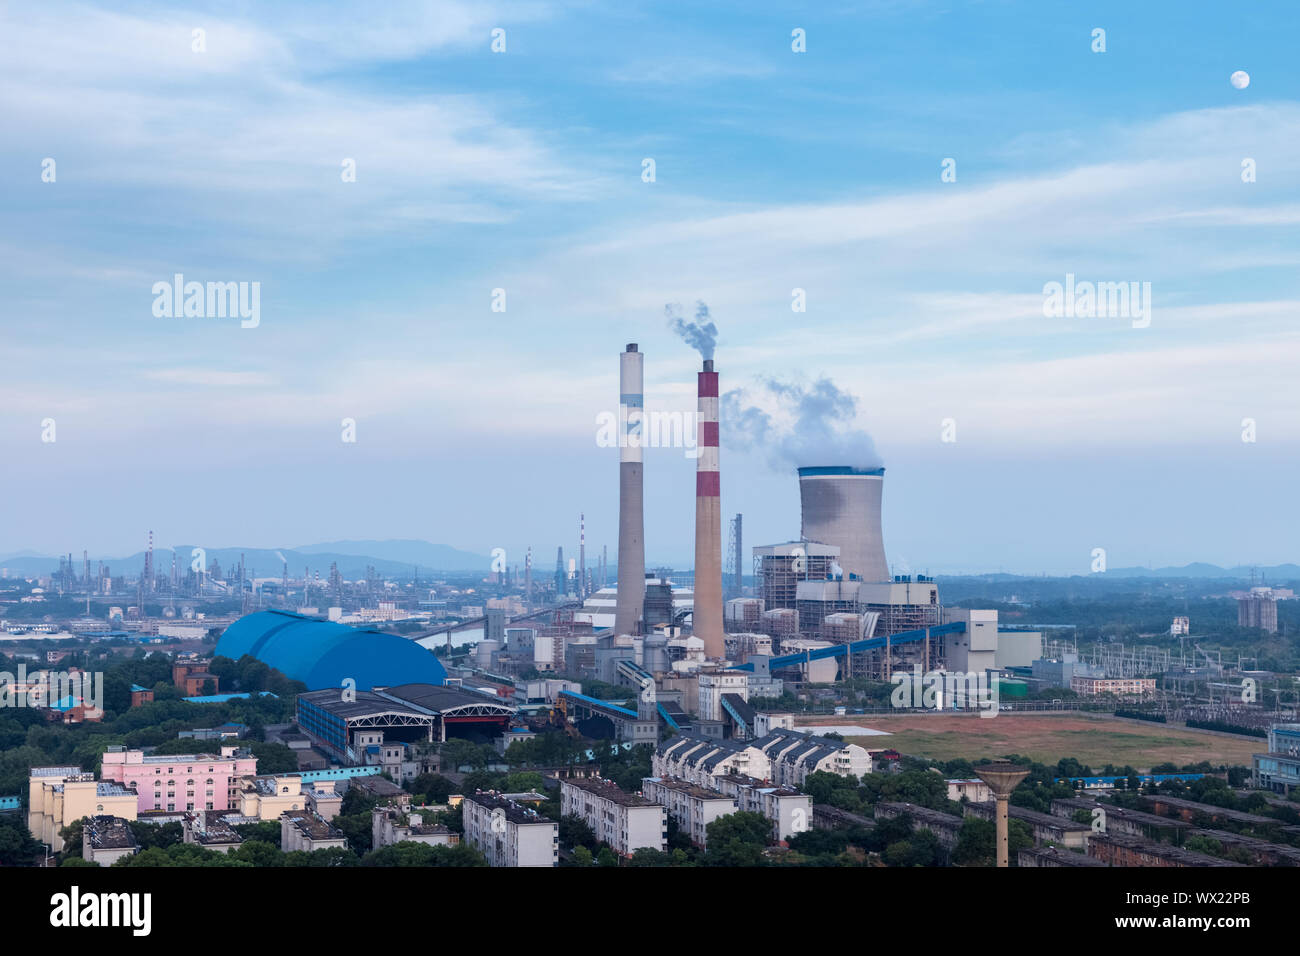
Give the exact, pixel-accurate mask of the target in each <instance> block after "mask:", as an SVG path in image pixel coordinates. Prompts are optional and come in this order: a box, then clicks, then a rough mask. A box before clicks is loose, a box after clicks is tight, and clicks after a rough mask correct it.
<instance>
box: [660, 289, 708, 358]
mask: <svg viewBox="0 0 1300 956" xmlns="http://www.w3.org/2000/svg"><path fill="white" fill-rule="evenodd" d="M664 314H665V315H666V316H668V324H669V326H671V327H672V330H673V331H674V332H676V333H677V334H678V335H680V336H681V337H682V339H683V340H684V341H685V342H686V344H687V345H689V346H690V347H691V348H693V349H695V350H696V351H697V352H699V353H700V357H701V358H704V359H711V358H713V350H714V348H715V347H716V346H717V344H718V327H717V326H716V325H714V324H713V320H712V319H711V318H709V307H708V306H707V305H705V304H704V303H703V302H696V303H695V321H693V322H687V321H686V320H685V319H683V318H682V307H681V306H680V305H672V304H669V305H666V306H664Z"/></svg>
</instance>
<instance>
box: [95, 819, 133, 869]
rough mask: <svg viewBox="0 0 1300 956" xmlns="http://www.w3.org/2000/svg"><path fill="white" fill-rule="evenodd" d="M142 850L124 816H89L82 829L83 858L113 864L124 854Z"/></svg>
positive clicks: (101, 863)
mask: <svg viewBox="0 0 1300 956" xmlns="http://www.w3.org/2000/svg"><path fill="white" fill-rule="evenodd" d="M139 851H140V844H139V843H138V842H136V839H135V834H134V833H132V832H131V824H130V822H129V821H127V820H124V819H123V818H122V817H114V816H93V817H87V818H86V822H85V825H84V826H83V827H82V830H81V856H82V859H85V860H89V861H90V862H91V863H98V864H99V865H100V866H112V865H113V864H114V863H116V862H117V861H118V860H120V859H122V857H124V856H134V855H135V854H136V853H138V852H139Z"/></svg>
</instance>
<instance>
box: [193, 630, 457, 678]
mask: <svg viewBox="0 0 1300 956" xmlns="http://www.w3.org/2000/svg"><path fill="white" fill-rule="evenodd" d="M215 653H216V654H220V655H222V656H224V657H229V658H231V659H232V660H238V659H239V658H241V657H243V656H244V655H245V654H248V655H250V656H252V657H255V658H257V659H258V660H260V661H262V662H263V663H264V664H266V665H267V666H269V667H274V668H275V669H276V670H278V671H280V672H281V673H282V674H284V675H285V676H286V677H289V678H291V679H293V680H299V681H302V682H303V683H304V684H306V685H307V686H308V687H309V688H311V689H318V688H322V687H337V688H343V687H355V688H356V689H357V690H370V689H372V688H374V687H386V686H391V685H394V684H405V683H425V684H443V683H445V682H446V680H447V672H446V670H445V669H444V668H443V666H442V664H441V663H440V662H439V661H438V658H437V657H436V656H434V654H433V652H432V651H430V650H428V649H426V648H424V647H422V646H421V645H420V644H417V643H416V642H415V641H411V640H407V639H406V638H404V637H398V636H397V635H395V634H385V633H383V632H381V631H376V630H371V629H368V628H356V627H349V626H348V625H346V624H338V623H335V622H332V621H322V620H320V619H319V618H311V617H304V616H303V615H301V614H293V613H290V612H288V611H258V612H257V613H255V614H249V615H246V616H244V617H241V618H240V619H239V620H237V621H235V622H234V623H233V624H231V625H230V626H229V627H228V628H226V630H225V632H224V633H223V634H222V635H221V639H220V640H219V641H218V642H217V647H216V651H215Z"/></svg>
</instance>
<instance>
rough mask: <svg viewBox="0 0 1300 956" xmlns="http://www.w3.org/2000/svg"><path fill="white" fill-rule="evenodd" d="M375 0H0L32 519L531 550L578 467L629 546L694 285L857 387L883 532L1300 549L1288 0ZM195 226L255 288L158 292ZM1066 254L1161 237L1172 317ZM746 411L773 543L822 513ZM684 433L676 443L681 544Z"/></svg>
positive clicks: (162, 538)
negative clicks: (642, 399)
mask: <svg viewBox="0 0 1300 956" xmlns="http://www.w3.org/2000/svg"><path fill="white" fill-rule="evenodd" d="M373 6H375V8H376V9H371V8H370V7H363V6H355V5H354V6H345V5H331V4H318V3H312V4H306V3H302V4H298V3H276V4H253V3H248V4H239V3H234V4H231V3H223V4H211V5H202V4H199V5H191V6H179V7H178V6H160V5H150V4H132V3H126V4H113V5H111V6H110V5H103V6H93V5H79V4H62V3H47V4H42V5H40V6H38V7H25V8H24V7H19V6H17V5H12V4H11V5H8V6H6V7H5V8H4V9H3V11H0V37H2V38H3V39H0V74H3V75H2V76H0V79H3V82H2V83H0V119H2V120H3V124H4V129H5V131H6V135H5V136H4V138H3V141H2V142H0V174H2V175H3V176H4V181H5V182H6V183H7V184H8V188H6V189H5V190H3V192H0V217H2V220H0V221H2V222H3V227H0V246H2V248H3V253H4V254H3V255H2V256H0V276H2V277H3V286H4V289H5V291H6V298H7V304H8V314H7V319H6V321H5V322H4V323H3V326H0V342H2V343H3V346H4V348H3V354H4V355H5V357H6V359H7V361H6V362H5V365H4V375H3V380H0V439H2V440H3V447H4V449H5V452H6V455H5V457H6V466H5V469H4V478H3V479H2V481H3V484H2V486H0V488H2V490H3V494H4V499H5V501H6V502H7V504H9V505H10V507H9V508H7V509H6V511H7V514H6V520H5V522H4V525H3V528H0V551H18V550H22V549H33V550H38V551H48V552H59V551H68V550H72V551H74V552H80V550H81V549H82V548H88V549H90V550H91V552H92V554H94V553H107V554H111V553H128V552H132V551H135V550H138V548H139V547H141V546H142V544H143V541H144V536H145V532H146V531H147V530H148V529H150V528H152V529H153V530H154V531H155V535H156V538H157V540H158V541H159V542H160V543H162V544H167V543H172V542H182V541H183V542H200V543H210V545H211V546H212V547H223V546H238V545H244V546H248V547H285V546H294V545H300V544H307V543H311V542H315V541H325V540H337V539H343V538H388V537H393V538H425V539H428V540H432V541H439V542H446V543H448V544H452V545H454V546H457V547H462V548H466V549H469V550H474V551H477V552H480V553H486V552H487V551H488V550H490V549H491V548H492V547H497V546H500V547H505V548H506V549H507V551H508V553H509V554H510V559H511V560H512V561H515V560H520V559H521V556H522V550H523V548H525V547H526V546H528V545H530V544H531V545H532V546H533V547H534V552H535V554H538V555H541V556H543V557H542V558H541V560H542V562H543V564H545V563H547V562H548V561H549V560H550V559H549V557H547V556H549V555H552V554H553V553H554V548H555V546H556V545H557V544H564V545H565V549H566V553H567V552H568V551H569V550H570V549H573V548H576V544H577V541H576V538H577V530H576V529H577V515H578V513H579V512H580V511H585V512H586V514H587V527H588V541H589V543H590V544H591V546H592V547H594V548H596V549H598V548H599V546H600V544H602V543H605V544H608V545H609V546H610V549H611V551H612V550H614V548H615V545H616V540H615V529H616V524H615V518H616V515H615V510H616V507H617V483H616V477H615V476H616V472H617V465H616V453H615V452H614V451H612V450H611V449H606V448H600V447H598V446H597V444H596V442H595V440H594V436H595V432H596V429H595V425H594V422H595V419H596V416H597V415H598V414H599V413H600V412H602V411H606V410H609V409H611V408H613V407H615V403H616V401H617V387H618V385H617V367H618V366H617V353H618V352H619V351H621V349H622V348H623V346H624V344H625V343H627V342H630V341H636V342H639V343H640V344H641V348H642V350H643V351H644V352H645V353H646V356H647V359H646V362H647V365H646V378H647V382H646V385H647V401H648V404H649V405H650V406H651V407H656V405H657V407H659V408H662V409H664V410H669V411H672V410H679V411H680V410H687V409H690V408H691V407H693V388H694V376H693V372H694V370H695V368H696V365H697V357H696V356H695V354H694V353H693V352H692V351H691V350H690V349H689V348H687V347H686V346H685V345H684V344H682V343H681V342H680V341H678V340H677V339H676V338H675V337H674V336H673V335H672V334H671V332H670V331H669V330H668V329H667V327H666V323H665V321H664V312H663V309H664V305H665V304H666V303H669V302H674V303H684V304H686V305H687V306H688V307H689V306H690V304H692V303H694V302H695V301H697V300H703V301H705V302H707V303H708V304H709V307H710V309H711V312H712V315H713V316H714V318H715V320H716V321H717V324H718V326H719V330H720V334H719V343H718V353H717V363H718V369H719V371H720V372H721V373H722V381H723V388H724V389H730V388H738V387H744V388H746V389H753V388H754V386H755V385H756V383H758V382H759V381H760V380H761V379H762V378H765V377H770V376H775V377H778V378H780V379H783V380H787V381H803V382H805V383H807V382H811V381H813V380H815V379H816V378H818V377H821V376H828V377H830V378H831V379H832V380H833V381H834V382H835V383H836V384H837V385H838V386H839V387H841V388H843V389H845V390H847V391H850V392H852V393H853V394H854V395H855V396H857V398H858V399H859V403H858V418H857V421H856V422H855V423H854V424H855V425H856V426H857V427H859V428H861V429H863V430H865V431H868V432H870V434H871V435H872V437H873V439H874V442H875V445H876V447H877V449H878V450H879V452H880V454H881V455H882V456H883V458H884V461H885V465H886V468H887V479H886V488H885V525H886V527H885V531H886V546H887V553H888V555H889V557H890V559H891V561H894V562H896V564H897V565H898V567H897V570H913V571H918V570H930V571H934V572H951V571H975V570H997V569H1004V570H1016V571H1025V572H1039V571H1048V572H1079V573H1084V572H1087V570H1088V568H1089V564H1090V561H1091V551H1092V549H1093V548H1095V547H1104V548H1106V550H1107V554H1108V560H1109V563H1110V564H1111V565H1112V566H1124V565H1134V564H1154V565H1163V564H1183V563H1186V562H1189V561H1194V560H1202V561H1210V562H1213V563H1219V564H1235V563H1249V562H1258V563H1261V564H1271V563H1279V562H1282V561H1288V560H1295V559H1296V558H1297V554H1296V552H1295V546H1294V541H1295V540H1296V538H1297V531H1300V519H1297V518H1296V516H1295V509H1293V508H1291V507H1289V501H1290V500H1291V498H1292V497H1293V495H1294V492H1293V488H1294V474H1295V462H1296V460H1297V456H1296V452H1297V450H1298V448H1300V422H1298V421H1297V416H1298V414H1300V401H1298V399H1300V392H1298V390H1297V386H1296V372H1295V370H1296V368H1297V367H1298V365H1300V362H1298V360H1300V332H1298V331H1297V319H1300V279H1298V278H1297V276H1298V275H1300V272H1298V270H1297V266H1298V265H1300V241H1298V240H1297V229H1296V226H1297V224H1300V189H1298V188H1297V183H1298V182H1300V178H1298V174H1300V74H1297V72H1296V70H1295V69H1294V36H1295V35H1296V28H1297V27H1298V26H1300V13H1298V12H1297V8H1296V7H1295V6H1294V5H1293V4H1289V3H1264V4H1250V5H1245V6H1240V7H1238V6H1230V5H1224V4H1220V3H1214V4H1211V3H1172V2H1152V3H1143V4H1131V3H1091V4H1088V5H1086V7H1085V6H1084V5H1079V4H1066V3H1043V2H1025V3H1019V2H983V3H929V2H903V0H898V2H879V3H862V4H824V5H816V6H815V8H813V9H809V10H804V9H800V8H798V7H796V6H794V5H772V4H753V3H745V4H712V5H709V8H708V9H707V10H702V9H701V8H700V6H699V5H696V4H637V3H618V4H596V3H575V4H566V3H546V2H535V3H521V4H491V3H448V4H430V3H419V4H416V3H410V4H406V3H388V4H383V5H382V6H381V5H373ZM498 27H499V28H502V29H504V30H505V31H506V33H505V36H506V51H505V52H504V53H493V52H492V51H491V49H490V44H491V31H492V30H493V29H494V28H498ZM1098 27H1100V28H1102V29H1104V30H1105V31H1106V52H1104V53H1094V52H1093V51H1092V49H1091V46H1092V42H1093V41H1092V31H1093V30H1094V28H1098ZM196 28H201V29H203V30H204V31H205V34H204V37H205V47H206V48H205V50H204V51H203V52H195V51H194V50H193V49H192V46H193V33H192V31H193V30H194V29H196ZM795 28H801V29H803V30H805V31H806V37H807V52H805V53H794V52H792V50H791V31H792V30H793V29H795ZM1235 70H1245V71H1247V72H1248V73H1249V74H1250V76H1251V83H1250V85H1249V87H1247V88H1246V89H1244V90H1238V89H1234V87H1233V86H1232V85H1231V84H1230V83H1229V80H1228V77H1229V75H1230V74H1231V73H1232V72H1233V71H1235ZM47 157H48V158H53V159H54V160H55V161H56V164H57V167H56V169H57V177H56V181H55V182H52V183H49V182H42V181H41V168H42V166H41V164H42V160H43V159H45V158H47ZM349 158H350V159H354V160H355V161H356V170H357V176H356V181H355V182H346V183H345V182H343V181H342V177H341V176H340V169H341V164H342V162H343V160H345V159H349ZM646 158H653V159H654V161H655V164H656V179H655V182H653V183H646V182H643V181H642V175H641V173H642V162H643V160H644V159H646ZM945 158H952V159H954V160H955V161H956V170H957V179H956V182H949V183H945V182H941V180H940V172H941V163H942V161H943V160H944V159H945ZM1245 158H1250V159H1253V160H1255V163H1256V169H1257V181H1256V182H1253V183H1244V182H1243V181H1242V177H1241V163H1242V161H1243V159H1245ZM177 272H180V273H183V274H184V275H185V276H186V278H187V279H191V280H198V281H249V282H252V281H257V282H260V283H261V322H260V325H259V326H258V327H257V328H255V329H241V328H240V327H239V323H238V322H237V321H231V320H229V319H212V318H156V317H154V315H153V314H152V310H151V306H152V302H153V294H152V292H151V289H152V286H153V284H154V283H155V282H158V281H160V280H161V281H170V279H171V277H172V276H173V274H175V273H177ZM1066 273H1074V274H1076V275H1077V276H1078V277H1079V278H1080V279H1089V280H1093V281H1125V282H1128V281H1138V282H1150V283H1151V288H1152V302H1153V306H1152V315H1151V323H1150V325H1149V327H1146V328H1133V327H1132V326H1131V324H1130V323H1129V322H1128V321H1127V320H1123V319H1115V318H1091V319H1084V318H1071V319H1063V318H1060V319H1050V318H1045V317H1044V316H1043V313H1042V303H1043V293H1042V290H1043V286H1044V284H1045V283H1048V282H1051V281H1062V280H1063V279H1064V276H1065V275H1066ZM496 288H503V289H505V290H506V296H507V299H506V301H507V307H506V311H505V312H493V311H491V307H490V306H491V296H492V290H493V289H496ZM795 288H800V289H804V290H805V291H806V295H807V303H808V305H807V311H806V312H803V313H795V312H792V311H791V307H790V304H791V290H792V289H795ZM46 418H53V419H54V420H55V421H56V423H57V440H56V441H55V442H54V443H47V442H42V441H41V433H42V429H41V424H40V423H41V421H42V420H43V419H46ZM343 418H353V419H355V420H356V422H357V441H356V442H355V443H352V444H348V443H343V442H341V441H340V431H341V429H340V421H341V419H343ZM947 418H951V419H954V420H955V422H956V435H957V441H956V442H953V443H944V442H941V441H940V435H941V422H942V421H943V420H944V419H947ZM1245 418H1251V419H1254V420H1255V422H1256V434H1257V440H1256V441H1255V442H1252V443H1246V442H1243V441H1242V440H1241V434H1242V420H1243V419H1245ZM723 446H724V447H723V464H722V467H723V479H722V484H723V497H724V500H723V507H724V511H725V512H726V513H727V514H731V513H734V512H737V511H739V512H743V513H744V514H745V525H746V531H747V539H748V540H747V543H750V544H753V543H762V542H765V541H769V540H784V539H787V538H790V537H793V536H795V535H797V533H798V498H797V486H796V483H795V481H794V478H793V476H792V475H789V474H784V473H778V472H775V471H773V470H772V469H771V468H770V467H768V465H767V463H766V456H764V455H763V454H761V452H760V451H756V450H743V449H740V448H736V447H728V441H727V437H726V435H725V433H724V437H723ZM692 469H693V462H692V461H691V460H690V459H688V458H686V457H685V456H683V455H682V454H681V452H680V451H676V450H660V451H652V452H650V453H649V454H648V459H647V483H648V487H647V509H648V513H647V528H648V558H649V560H650V561H651V562H652V563H657V562H664V563H675V564H677V565H679V566H684V565H685V564H687V563H688V562H689V560H690V555H691V553H692V542H691V534H692V520H693V513H692V508H693V502H692V498H691V496H692V489H693V479H692V476H691V471H692ZM1261 512H1262V513H1265V514H1267V515H1268V518H1267V520H1265V521H1260V520H1258V519H1257V518H1254V517H1247V515H1251V514H1258V513H1261Z"/></svg>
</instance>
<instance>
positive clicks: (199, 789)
mask: <svg viewBox="0 0 1300 956" xmlns="http://www.w3.org/2000/svg"><path fill="white" fill-rule="evenodd" d="M256 773H257V758H256V757H254V756H252V755H251V754H249V753H248V752H247V751H241V750H239V749H238V748H236V747H222V748H221V756H219V757H218V756H215V755H213V754H180V755H176V754H171V755H168V756H165V757H153V756H145V754H144V752H143V751H140V750H125V749H123V748H121V747H114V748H110V749H109V750H108V752H107V753H105V754H104V761H103V769H102V771H101V772H100V779H102V780H116V781H117V782H118V783H120V784H122V786H124V787H127V788H128V789H131V790H134V791H135V792H136V794H137V795H138V797H139V811H140V812H141V813H144V812H146V811H148V810H163V811H168V810H171V811H177V812H180V811H184V810H196V811H197V810H237V809H239V793H238V791H239V778H240V777H246V776H249V775H252V774H256Z"/></svg>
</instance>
